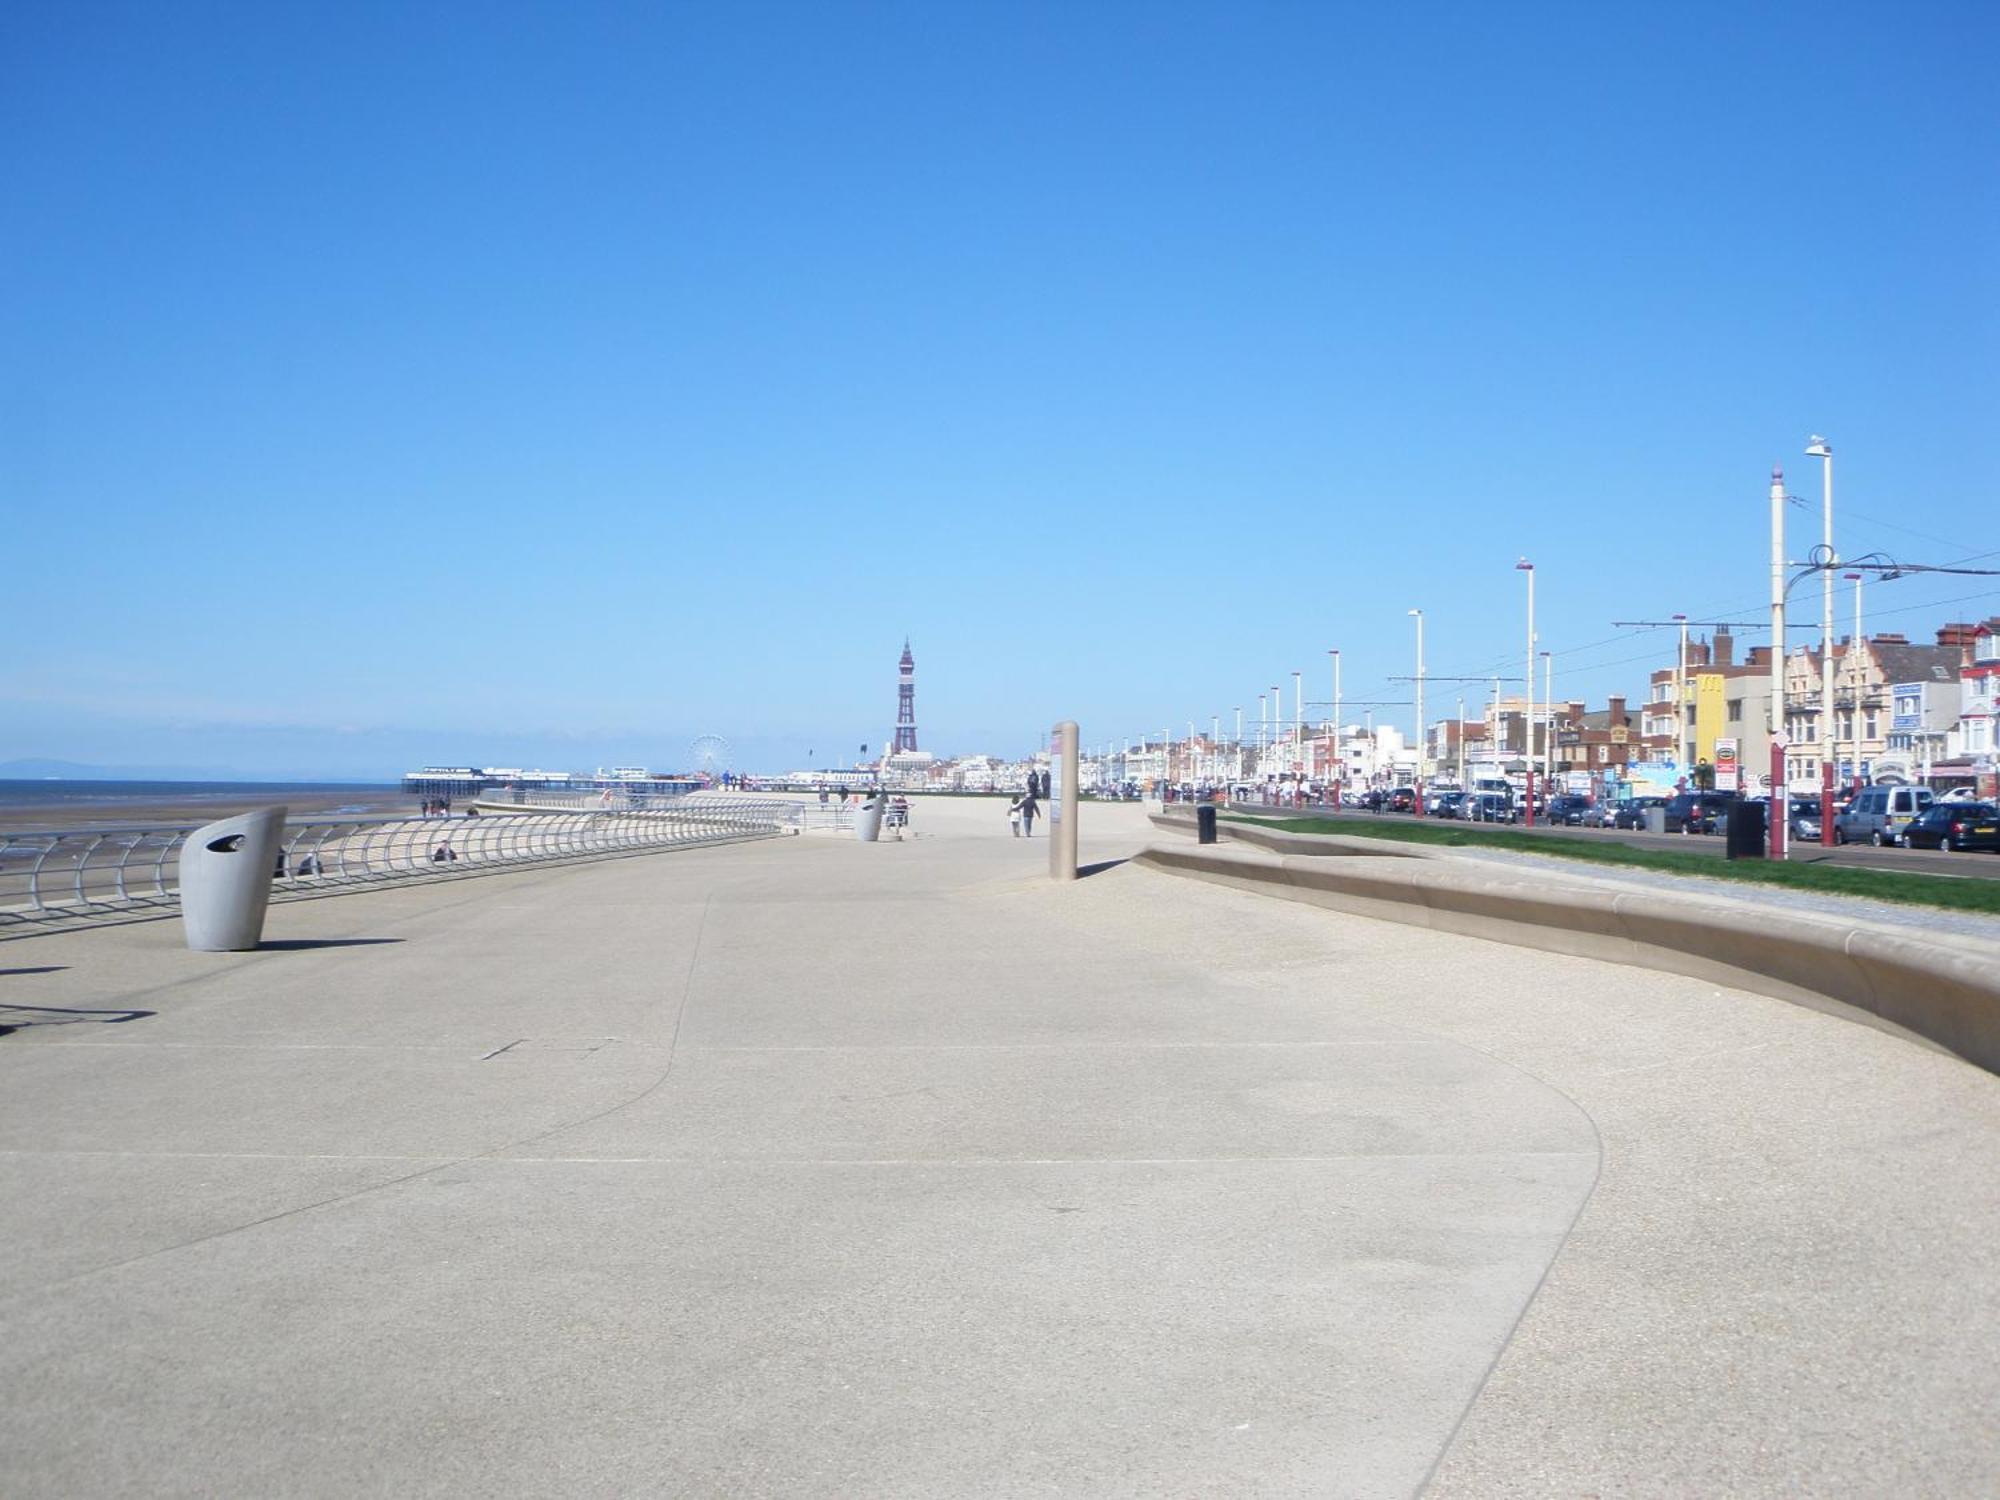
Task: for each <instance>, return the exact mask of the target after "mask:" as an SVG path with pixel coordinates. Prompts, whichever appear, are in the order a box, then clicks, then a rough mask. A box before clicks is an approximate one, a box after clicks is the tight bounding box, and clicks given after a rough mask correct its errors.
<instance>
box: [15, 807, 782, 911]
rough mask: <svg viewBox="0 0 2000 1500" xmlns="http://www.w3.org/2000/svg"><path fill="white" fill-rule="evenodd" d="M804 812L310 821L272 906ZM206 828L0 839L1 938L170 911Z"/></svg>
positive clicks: (771, 821)
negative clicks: (190, 853)
mask: <svg viewBox="0 0 2000 1500" xmlns="http://www.w3.org/2000/svg"><path fill="white" fill-rule="evenodd" d="M797 811H798V809H797V806H796V805H795V804H788V803H781V802H759V801H758V800H756V799H748V798H746V799H743V800H741V801H737V800H734V799H721V798H715V799H710V798H706V797H702V798H692V797H683V798H677V799H676V800H675V802H674V804H673V805H672V806H671V807H667V808H661V809H657V810H648V811H637V812H621V811H596V812H550V811H540V810H524V811H522V812H518V813H492V814H487V815H485V816H473V817H453V818H333V819H306V820H302V821H298V822H288V823H287V824H286V825H285V841H284V845H283V849H282V851H281V853H280V855H279V858H278V861H277V864H276V867H275V868H274V869H273V871H272V877H271V878H272V891H271V895H272V899H273V900H283V899H287V898H290V897H297V896H306V895H317V894H327V893H330V892H333V891H337V890H340V889H343V888H351V887H359V886H368V885H379V884H382V883H384V882H390V881H408V880H436V879H444V878H449V877H453V876H460V875H474V874H486V873H490V872H492V871H494V870H497V869H508V868H515V867H518V866H521V865H531V864H540V863H547V862H551V861H560V860H572V859H584V858H592V857H601V856H605V855H613V854H627V853H640V852H645V851H652V850H662V849H673V848H681V847H687V846H693V845H699V844H721V843H733V842H735V841H738V840H742V839H757V838H770V837H773V836H775V835H778V834H781V833H784V832H785V831H787V829H788V828H791V827H794V826H796V823H795V818H794V815H795V814H796V812H797ZM202 826H203V825H202V824H200V823H153V824H143V825H137V826H133V827H127V828H87V829H43V830H29V831H23V832H0V933H4V932H6V931H7V930H8V929H10V928H19V927H21V926H23V925H37V926H46V925H51V924H61V923H65V922H74V921H78V920H85V919H92V918H102V917H108V916H116V915H120V914H126V915H133V914H143V913H145V912H146V911H148V910H149V909H150V910H158V911H161V912H171V911H174V910H177V909H178V907H179V904H180V892H179V880H180V851H181V846H182V845H183V844H184V843H185V842H186V841H187V838H188V835H189V834H191V833H193V832H194V830H195V829H197V828H199V827H202Z"/></svg>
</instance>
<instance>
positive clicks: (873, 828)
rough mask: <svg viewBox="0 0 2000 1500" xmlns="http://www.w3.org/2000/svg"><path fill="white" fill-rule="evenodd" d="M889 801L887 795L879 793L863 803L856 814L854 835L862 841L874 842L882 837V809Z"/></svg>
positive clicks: (865, 842) (866, 842)
mask: <svg viewBox="0 0 2000 1500" xmlns="http://www.w3.org/2000/svg"><path fill="white" fill-rule="evenodd" d="M888 803H889V799H888V797H887V795H885V794H883V793H877V794H876V795H875V796H873V797H870V798H869V799H868V800H867V801H866V802H864V803H862V804H861V807H860V810H859V811H858V812H856V813H855V814H854V836H855V837H856V838H858V839H860V840H861V842H862V843H864V844H872V843H874V842H875V841H876V840H877V839H879V838H881V837H882V809H883V808H885V807H886V806H888Z"/></svg>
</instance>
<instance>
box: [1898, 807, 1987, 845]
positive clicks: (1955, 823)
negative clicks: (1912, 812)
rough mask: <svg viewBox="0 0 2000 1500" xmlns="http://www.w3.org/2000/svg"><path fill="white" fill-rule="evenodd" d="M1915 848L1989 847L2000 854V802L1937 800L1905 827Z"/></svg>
mask: <svg viewBox="0 0 2000 1500" xmlns="http://www.w3.org/2000/svg"><path fill="white" fill-rule="evenodd" d="M1903 843H1904V845H1905V846H1906V847H1908V848H1911V849H1942V850H1943V851H1944V852H1945V853H1947V854H1949V853H1951V852H1952V851H1954V850H1957V849H1989V850H1991V851H1993V852H1994V853H1996V854H2000V806H1996V805H1995V804H1993V803H1991V802H1936V803H1933V804H1932V805H1931V806H1930V807H1929V808H1927V809H1926V810H1925V811H1924V813H1923V814H1922V815H1921V816H1920V817H1918V818H1917V819H1916V821H1915V822H1913V823H1911V824H1909V825H1908V826H1907V827H1905V828H1904V829H1903Z"/></svg>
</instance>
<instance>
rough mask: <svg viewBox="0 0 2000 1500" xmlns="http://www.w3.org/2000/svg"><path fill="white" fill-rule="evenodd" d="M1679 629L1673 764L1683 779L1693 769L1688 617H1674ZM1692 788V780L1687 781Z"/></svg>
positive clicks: (1675, 677) (1675, 665)
mask: <svg viewBox="0 0 2000 1500" xmlns="http://www.w3.org/2000/svg"><path fill="white" fill-rule="evenodd" d="M1674 619H1675V620H1676V621H1677V622H1679V624H1680V627H1681V654H1680V655H1679V656H1678V657H1676V658H1675V664H1674V764H1675V765H1677V766H1679V767H1680V772H1681V775H1682V777H1683V778H1687V777H1688V775H1689V772H1690V771H1691V770H1692V769H1693V768H1692V767H1691V766H1689V765H1688V748H1687V675H1688V617H1687V616H1686V615H1675V616H1674ZM1688 784H1689V785H1690V786H1692V785H1693V784H1694V783H1693V781H1692V779H1689V780H1688Z"/></svg>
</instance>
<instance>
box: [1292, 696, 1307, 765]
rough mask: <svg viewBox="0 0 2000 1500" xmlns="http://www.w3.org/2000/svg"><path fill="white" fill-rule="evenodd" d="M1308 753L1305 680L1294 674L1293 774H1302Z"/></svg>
mask: <svg viewBox="0 0 2000 1500" xmlns="http://www.w3.org/2000/svg"><path fill="white" fill-rule="evenodd" d="M1305 753H1306V689H1305V678H1304V677H1303V676H1302V675H1301V674H1300V673H1297V672H1294V673H1292V774H1293V775H1294V776H1297V775H1300V774H1302V772H1303V770H1304V761H1305Z"/></svg>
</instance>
